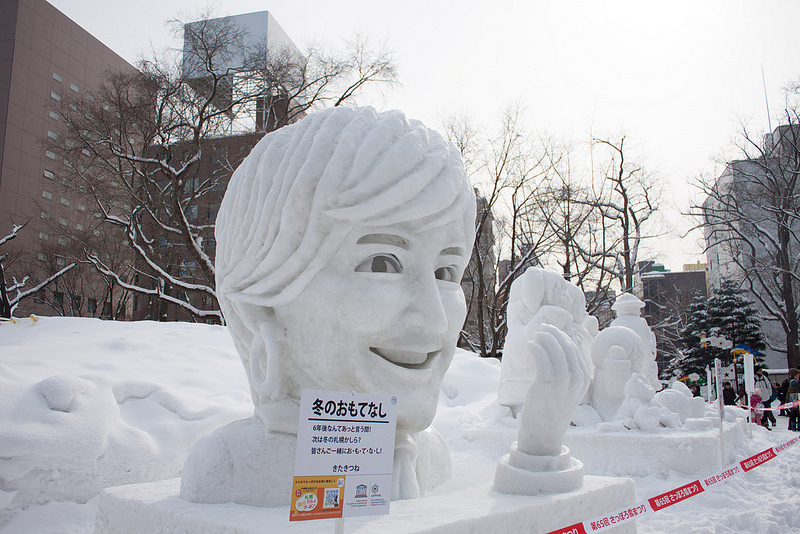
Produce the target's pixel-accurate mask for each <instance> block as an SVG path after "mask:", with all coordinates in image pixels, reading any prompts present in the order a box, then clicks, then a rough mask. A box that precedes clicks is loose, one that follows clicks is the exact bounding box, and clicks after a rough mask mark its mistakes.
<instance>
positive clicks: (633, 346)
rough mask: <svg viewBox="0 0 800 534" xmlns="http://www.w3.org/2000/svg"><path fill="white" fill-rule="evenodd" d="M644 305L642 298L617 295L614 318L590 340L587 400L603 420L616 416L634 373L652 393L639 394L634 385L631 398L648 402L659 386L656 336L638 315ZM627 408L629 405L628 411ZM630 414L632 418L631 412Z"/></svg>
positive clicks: (638, 389) (613, 307) (627, 294)
mask: <svg viewBox="0 0 800 534" xmlns="http://www.w3.org/2000/svg"><path fill="white" fill-rule="evenodd" d="M643 306H644V303H643V302H642V301H641V300H639V299H638V298H636V297H634V296H633V295H631V294H629V293H624V294H622V295H620V296H619V297H618V298H617V300H616V302H614V305H613V306H612V309H613V310H614V311H616V312H617V318H616V319H614V320H613V321H612V322H611V325H610V326H609V327H608V328H606V329H604V330H603V331H602V332H600V333H599V334H598V335H597V337H595V338H594V340H593V341H592V345H591V356H592V363H593V364H594V378H593V380H592V387H591V391H590V394H589V400H590V403H591V405H592V407H593V408H594V409H595V411H597V413H598V414H599V415H600V418H601V419H603V420H604V421H610V420H612V419H613V418H614V417H615V415H617V412H618V410H619V409H620V407H621V406H622V403H623V401H624V400H625V399H626V397H628V396H629V395H626V388H627V387H628V382H629V380H631V378H632V377H633V376H638V378H637V380H638V381H640V382H642V384H641V385H642V386H645V385H647V386H649V388H650V389H652V392H650V393H648V394H644V396H642V394H641V393H642V387H641V386H640V387H635V388H633V389H631V391H635V392H637V394H636V395H633V398H636V399H639V400H641V401H643V402H645V403H647V402H649V401H651V400H652V398H653V393H654V392H655V391H656V390H657V389H659V388H660V383H659V382H658V367H657V365H656V363H655V357H656V352H655V351H656V345H655V336H654V335H653V332H652V331H651V330H650V327H649V326H648V325H647V321H646V320H645V319H644V318H642V317H640V316H639V310H640V309H641V308H642V307H643ZM629 404H630V403H629ZM630 409H631V407H630V406H628V407H627V410H630ZM630 417H633V413H631V414H630Z"/></svg>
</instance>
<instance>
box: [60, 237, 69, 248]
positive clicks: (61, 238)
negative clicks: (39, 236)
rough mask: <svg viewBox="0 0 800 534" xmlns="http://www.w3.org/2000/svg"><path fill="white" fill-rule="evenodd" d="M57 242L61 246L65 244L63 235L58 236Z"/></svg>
mask: <svg viewBox="0 0 800 534" xmlns="http://www.w3.org/2000/svg"><path fill="white" fill-rule="evenodd" d="M58 244H59V245H61V246H65V245H66V244H67V240H66V239H64V238H63V237H59V238H58Z"/></svg>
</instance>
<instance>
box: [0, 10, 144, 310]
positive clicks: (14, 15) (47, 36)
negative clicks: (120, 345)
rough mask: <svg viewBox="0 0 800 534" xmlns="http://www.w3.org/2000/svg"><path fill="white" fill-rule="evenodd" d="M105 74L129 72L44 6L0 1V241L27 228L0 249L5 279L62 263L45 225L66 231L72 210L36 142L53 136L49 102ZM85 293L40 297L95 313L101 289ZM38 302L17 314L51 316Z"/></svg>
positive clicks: (75, 215)
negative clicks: (14, 229) (18, 226)
mask: <svg viewBox="0 0 800 534" xmlns="http://www.w3.org/2000/svg"><path fill="white" fill-rule="evenodd" d="M109 69H111V70H117V71H124V70H127V69H133V67H132V66H131V65H130V64H129V63H127V62H126V61H125V60H124V59H123V58H121V57H120V56H119V55H117V54H115V53H114V52H113V51H112V50H111V49H109V48H108V47H106V46H105V45H103V44H102V43H101V42H100V41H98V40H97V39H95V38H94V37H92V36H91V35H90V34H89V33H88V32H86V31H85V30H84V29H83V28H81V27H80V26H78V25H77V24H75V23H74V22H73V21H72V20H70V19H69V18H68V17H67V16H65V15H64V14H63V13H61V12H60V11H59V10H57V9H56V8H55V7H53V6H52V5H50V4H49V3H47V2H46V1H45V0H0V236H2V235H6V234H7V233H8V232H9V231H10V230H11V228H12V225H14V224H22V223H26V222H27V223H28V224H27V226H26V227H25V228H24V229H23V230H22V231H21V232H20V233H19V234H18V237H16V238H15V239H14V240H13V241H11V242H9V243H8V245H7V248H6V250H5V251H4V252H6V253H8V254H9V258H8V260H7V263H6V265H7V272H6V276H7V278H9V279H10V278H11V277H12V276H16V277H18V278H21V277H22V276H30V282H29V284H28V287H30V286H31V285H32V284H34V283H35V282H36V281H37V280H41V279H42V278H45V277H46V276H47V275H48V274H50V272H52V270H53V269H58V267H60V266H63V265H65V263H66V261H67V260H66V259H65V254H61V253H60V251H61V250H62V249H64V248H65V247H67V246H68V245H69V244H68V242H67V239H66V238H65V237H64V236H62V235H60V234H58V233H56V232H53V231H52V224H53V222H54V221H55V222H56V223H57V224H59V225H60V226H63V228H65V229H68V228H71V229H73V230H74V229H75V225H77V224H79V223H78V222H76V221H77V220H78V219H79V215H80V212H79V211H78V210H79V208H80V205H79V204H78V202H76V201H75V200H74V199H73V198H72V197H71V196H70V195H69V194H64V193H63V188H62V187H60V184H59V180H61V178H62V177H61V176H60V171H61V170H62V169H63V164H64V162H63V161H59V158H58V157H57V156H56V155H55V154H54V153H53V152H52V151H49V150H47V149H46V147H45V143H44V140H46V139H48V138H50V139H56V138H57V137H58V135H59V130H60V122H61V121H62V119H61V118H60V116H59V114H58V113H57V112H56V111H54V108H55V106H53V104H54V103H57V102H59V101H61V99H62V98H64V97H65V96H67V95H83V94H85V93H86V91H87V90H90V89H94V88H95V87H97V85H98V83H99V82H100V81H101V79H102V77H103V73H104V71H106V70H109ZM84 208H85V207H84ZM4 248H5V247H4ZM85 289H86V291H87V294H86V295H84V296H85V299H81V300H80V302H79V301H78V300H73V299H69V298H66V296H65V295H64V294H63V293H60V292H59V291H58V290H56V291H54V290H53V289H52V288H51V287H48V289H47V290H46V291H49V293H48V294H47V298H48V299H49V300H50V302H51V303H57V302H60V303H61V305H62V307H63V308H70V307H73V306H80V307H81V308H83V309H84V311H88V308H87V307H88V306H92V307H93V308H94V310H97V308H98V307H99V308H100V310H99V311H98V312H97V313H98V314H99V313H102V311H103V308H104V307H105V304H104V301H103V300H102V299H103V293H104V290H105V288H102V287H97V288H94V287H88V286H86V287H85ZM59 294H60V296H59ZM42 297H44V295H42ZM38 300H39V302H35V301H34V300H33V299H28V300H27V301H25V303H24V304H23V305H21V306H20V308H19V309H18V311H17V315H22V314H28V313H32V312H36V313H42V314H53V313H54V310H53V308H52V307H50V306H48V305H46V304H44V302H42V300H43V298H40V299H38ZM109 312H110V310H109ZM91 314H92V315H93V314H94V313H91Z"/></svg>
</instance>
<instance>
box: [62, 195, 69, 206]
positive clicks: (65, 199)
mask: <svg viewBox="0 0 800 534" xmlns="http://www.w3.org/2000/svg"><path fill="white" fill-rule="evenodd" d="M61 203H62V204H64V205H65V206H69V199H67V198H64V197H61Z"/></svg>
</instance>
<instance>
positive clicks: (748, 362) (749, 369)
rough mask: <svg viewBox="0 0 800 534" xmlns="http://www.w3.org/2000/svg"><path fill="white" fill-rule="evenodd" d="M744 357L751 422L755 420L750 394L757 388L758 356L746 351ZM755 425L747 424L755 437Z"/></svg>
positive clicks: (746, 393) (750, 432) (751, 434)
mask: <svg viewBox="0 0 800 534" xmlns="http://www.w3.org/2000/svg"><path fill="white" fill-rule="evenodd" d="M742 359H743V360H744V391H745V395H747V406H748V408H749V410H748V413H749V414H750V415H749V422H751V423H752V422H753V407H752V406H750V396H751V395H752V394H753V390H754V389H755V388H756V379H755V364H756V357H755V356H754V355H753V354H752V353H750V352H746V353H745V354H743V355H742ZM752 427H753V425H747V429H748V434H749V435H750V437H751V438H752V437H753V428H752Z"/></svg>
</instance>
